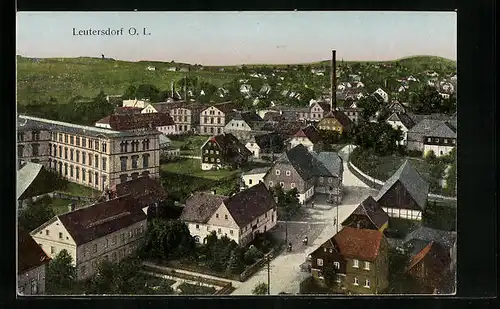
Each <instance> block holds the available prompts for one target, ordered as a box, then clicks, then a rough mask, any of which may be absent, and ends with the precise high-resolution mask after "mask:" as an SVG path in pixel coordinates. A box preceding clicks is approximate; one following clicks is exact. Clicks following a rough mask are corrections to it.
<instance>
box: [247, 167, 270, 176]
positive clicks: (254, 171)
mask: <svg viewBox="0 0 500 309" xmlns="http://www.w3.org/2000/svg"><path fill="white" fill-rule="evenodd" d="M267 171H269V167H258V168H254V169H252V170H250V171H248V172H244V173H241V174H242V175H255V174H265V173H267Z"/></svg>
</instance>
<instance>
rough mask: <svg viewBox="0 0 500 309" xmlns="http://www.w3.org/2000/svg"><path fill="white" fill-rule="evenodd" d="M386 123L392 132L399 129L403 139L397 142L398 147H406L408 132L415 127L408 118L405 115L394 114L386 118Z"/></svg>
mask: <svg viewBox="0 0 500 309" xmlns="http://www.w3.org/2000/svg"><path fill="white" fill-rule="evenodd" d="M386 122H387V123H388V124H390V125H391V126H392V128H393V129H394V130H397V129H401V131H402V132H403V139H402V140H401V141H399V145H406V142H407V140H408V131H409V130H410V129H411V128H412V127H413V126H414V125H415V123H414V122H413V120H411V118H410V116H408V115H407V114H406V113H399V112H395V113H392V115H390V116H389V118H387V120H386Z"/></svg>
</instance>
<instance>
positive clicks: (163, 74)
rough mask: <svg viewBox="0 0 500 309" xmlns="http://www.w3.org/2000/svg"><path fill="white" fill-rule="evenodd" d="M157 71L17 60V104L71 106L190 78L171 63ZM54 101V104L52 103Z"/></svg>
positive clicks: (212, 78) (77, 61) (223, 76)
mask: <svg viewBox="0 0 500 309" xmlns="http://www.w3.org/2000/svg"><path fill="white" fill-rule="evenodd" d="M152 64H153V65H154V66H155V67H156V70H155V71H148V70H146V67H147V66H148V65H149V62H129V61H119V60H112V59H100V58H88V57H80V58H40V59H39V61H33V60H31V59H30V58H24V57H20V56H18V57H17V102H18V104H28V103H30V102H32V101H34V100H36V101H39V102H57V103H67V102H68V101H69V100H70V99H71V98H73V97H76V96H80V97H82V98H83V99H85V98H88V99H90V98H93V97H95V96H96V95H97V94H98V93H99V91H100V90H103V91H104V92H105V93H106V94H110V95H114V94H123V93H124V91H125V89H126V88H127V87H128V86H129V85H131V84H134V85H139V84H152V85H154V86H156V87H158V88H159V89H162V90H165V89H170V87H171V82H172V81H177V80H179V79H181V78H182V77H184V76H186V75H187V74H188V73H187V72H170V71H167V68H169V67H171V66H173V65H172V64H170V63H169V62H154V63H152ZM189 74H190V75H191V76H198V77H200V79H202V80H204V81H207V82H209V83H211V84H214V85H221V84H223V83H226V82H230V81H232V80H233V79H234V76H235V73H231V72H210V71H194V72H191V73H189ZM51 98H53V99H54V100H50V99H51Z"/></svg>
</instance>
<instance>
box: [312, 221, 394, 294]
mask: <svg viewBox="0 0 500 309" xmlns="http://www.w3.org/2000/svg"><path fill="white" fill-rule="evenodd" d="M388 249H389V246H388V243H387V240H386V239H385V237H384V236H383V234H382V232H380V231H378V230H372V229H357V228H352V227H344V228H343V229H342V230H341V231H340V232H338V233H337V234H336V235H335V236H333V237H332V238H330V239H329V240H327V241H326V242H325V243H323V244H322V245H321V246H320V247H319V248H318V249H316V250H315V251H313V252H312V253H311V274H312V276H313V278H314V279H315V280H316V281H317V282H319V283H322V282H324V279H325V278H324V277H325V274H324V266H326V265H333V267H334V269H335V270H336V272H337V274H336V278H335V282H336V283H337V284H338V287H339V288H340V289H341V290H344V291H345V292H348V293H355V294H378V293H379V292H381V291H382V290H384V289H385V288H386V287H387V286H388V284H389V282H388V280H389V261H388V257H387V254H388Z"/></svg>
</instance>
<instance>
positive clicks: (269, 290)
mask: <svg viewBox="0 0 500 309" xmlns="http://www.w3.org/2000/svg"><path fill="white" fill-rule="evenodd" d="M266 259H267V295H271V266H270V262H271V258H270V256H269V255H267V257H266Z"/></svg>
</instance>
